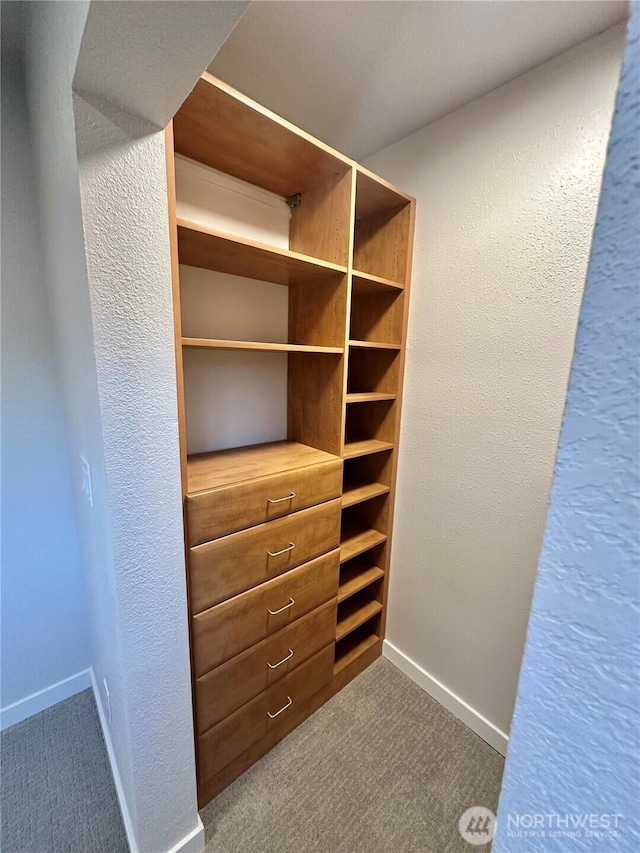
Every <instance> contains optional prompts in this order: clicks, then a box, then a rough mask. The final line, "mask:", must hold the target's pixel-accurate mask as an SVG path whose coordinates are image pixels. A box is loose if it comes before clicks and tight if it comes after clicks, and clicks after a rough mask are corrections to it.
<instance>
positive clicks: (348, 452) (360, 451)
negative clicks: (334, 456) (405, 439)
mask: <svg viewBox="0 0 640 853" xmlns="http://www.w3.org/2000/svg"><path fill="white" fill-rule="evenodd" d="M385 450H393V444H392V443H391V442H389V441H377V440H376V439H373V438H370V439H366V440H364V441H352V442H350V443H348V444H345V446H344V454H343V455H344V458H345V459H353V458H355V457H356V456H367V454H369V453H381V452H383V451H385Z"/></svg>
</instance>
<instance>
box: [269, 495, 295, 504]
mask: <svg viewBox="0 0 640 853" xmlns="http://www.w3.org/2000/svg"><path fill="white" fill-rule="evenodd" d="M295 496H296V493H295V492H291V494H290V495H287V496H286V498H278V499H277V500H275V501H274V500H271V498H267V503H268V504H281V503H284V502H285V501H292V500H293V499H294V498H295Z"/></svg>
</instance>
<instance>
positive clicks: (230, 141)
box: [174, 73, 352, 198]
mask: <svg viewBox="0 0 640 853" xmlns="http://www.w3.org/2000/svg"><path fill="white" fill-rule="evenodd" d="M174 128H175V140H176V151H177V152H178V153H179V154H183V155H184V156H185V157H191V159H193V160H198V161H199V162H200V163H205V164H206V165H208V166H211V167H213V168H214V169H219V170H220V171H221V172H227V173H228V174H230V175H233V176H234V177H236V178H240V180H243V181H248V182H249V183H250V184H255V185H256V186H260V187H263V188H264V189H267V190H269V191H270V192H274V193H276V194H277V195H280V196H284V197H285V198H286V197H288V196H292V195H294V194H295V193H298V192H304V191H307V190H310V189H311V188H313V187H316V186H317V185H318V184H321V183H323V182H324V181H326V180H328V179H330V178H331V176H332V175H334V174H335V173H336V172H344V171H345V169H347V168H350V167H351V166H352V161H351V160H350V159H349V158H348V157H344V156H343V155H342V154H339V153H338V152H337V151H334V150H333V149H331V148H330V147H329V146H328V145H325V144H324V143H322V142H320V141H319V140H317V139H314V138H313V137H312V136H310V135H309V134H308V133H305V132H304V131H302V130H300V129H299V128H297V127H295V126H294V125H292V124H291V123H290V122H288V121H285V120H284V119H282V118H280V117H279V116H277V115H275V113H272V112H270V111H269V110H267V109H266V108H265V107H262V106H261V105H260V104H257V103H256V102H255V101H252V100H251V99H250V98H247V97H246V96H245V95H242V94H240V93H239V92H237V91H236V90H234V89H232V88H231V87H230V86H227V85H226V84H225V83H223V82H222V81H221V80H217V79H216V78H215V77H213V76H212V75H210V74H207V73H205V74H203V75H202V77H201V78H200V80H199V81H198V83H196V86H195V88H194V89H193V91H192V92H191V94H190V95H189V97H188V98H187V100H186V101H185V102H184V104H183V105H182V107H181V108H180V109H179V110H178V113H177V115H176V117H175V119H174Z"/></svg>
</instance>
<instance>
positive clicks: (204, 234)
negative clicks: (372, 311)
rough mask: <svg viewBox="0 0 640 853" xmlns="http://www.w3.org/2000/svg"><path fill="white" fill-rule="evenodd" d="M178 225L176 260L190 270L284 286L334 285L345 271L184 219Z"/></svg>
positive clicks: (316, 259)
mask: <svg viewBox="0 0 640 853" xmlns="http://www.w3.org/2000/svg"><path fill="white" fill-rule="evenodd" d="M177 224H178V259H179V262H180V263H181V264H186V265H187V266H189V267H199V268H201V269H206V270H215V271H217V272H225V273H229V274H230V275H239V276H244V277H245V278H252V279H257V280H258V281H269V282H272V283H273V284H282V285H287V286H295V285H297V284H323V283H327V282H335V281H336V280H337V279H338V278H340V276H343V275H344V274H345V273H346V271H347V270H346V267H343V266H340V265H339V264H332V263H329V261H321V260H320V259H319V258H311V257H309V255H302V254H300V252H292V251H291V250H289V249H279V248H277V247H276V246H267V245H266V244H264V243H256V242H255V241H254V240H248V239H246V238H244V237H234V236H232V235H230V234H222V233H220V232H219V231H214V230H213V229H211V228H206V227H205V226H204V225H198V224H197V223H195V222H189V221H188V220H186V219H178V221H177Z"/></svg>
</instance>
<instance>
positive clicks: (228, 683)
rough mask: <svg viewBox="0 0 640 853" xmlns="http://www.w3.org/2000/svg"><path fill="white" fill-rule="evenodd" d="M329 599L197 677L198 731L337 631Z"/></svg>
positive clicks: (285, 671) (281, 674) (285, 672)
mask: <svg viewBox="0 0 640 853" xmlns="http://www.w3.org/2000/svg"><path fill="white" fill-rule="evenodd" d="M336 601H337V599H335V598H334V599H333V600H331V601H329V602H327V603H326V604H323V605H322V606H321V607H317V608H316V609H315V610H312V611H311V613H307V614H306V616H302V618H300V619H298V620H296V621H295V622H293V623H292V624H291V625H287V626H286V627H285V628H282V629H281V630H280V631H278V632H277V633H276V634H274V635H273V636H272V637H268V638H267V639H265V640H262V642H260V643H258V644H257V645H255V646H252V647H251V648H250V649H247V650H246V651H244V652H242V653H241V654H239V655H237V656H236V657H234V658H232V659H231V660H228V661H227V662H226V663H223V664H222V665H221V666H219V667H217V668H216V669H214V670H212V671H211V672H208V673H207V674H206V675H203V676H202V677H201V678H198V679H196V681H195V696H196V721H197V730H198V734H202V733H203V732H205V731H207V729H210V728H211V726H214V725H215V724H216V723H218V722H220V720H222V719H224V717H226V716H228V715H229V714H231V713H232V712H233V711H235V710H237V709H238V708H240V707H241V706H242V705H244V704H245V703H246V702H248V701H249V700H250V699H253V697H254V696H257V695H258V694H259V693H262V691H263V690H266V689H267V687H269V686H270V685H271V684H274V683H275V682H276V681H279V680H280V679H281V678H284V677H285V676H286V675H288V674H289V673H290V672H291V671H292V670H293V669H295V668H296V667H298V666H300V664H302V663H303V662H304V661H305V660H308V658H310V657H311V656H312V655H314V654H315V653H316V652H317V651H319V649H322V648H324V647H325V646H327V645H329V644H330V643H333V640H334V638H335V635H336Z"/></svg>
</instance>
